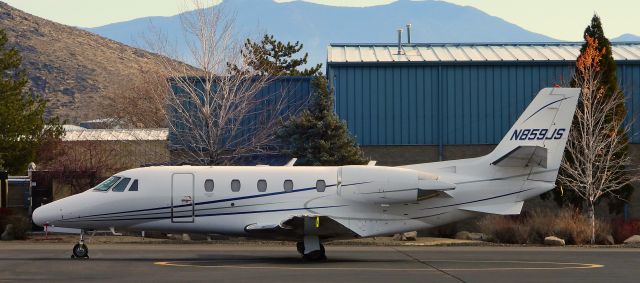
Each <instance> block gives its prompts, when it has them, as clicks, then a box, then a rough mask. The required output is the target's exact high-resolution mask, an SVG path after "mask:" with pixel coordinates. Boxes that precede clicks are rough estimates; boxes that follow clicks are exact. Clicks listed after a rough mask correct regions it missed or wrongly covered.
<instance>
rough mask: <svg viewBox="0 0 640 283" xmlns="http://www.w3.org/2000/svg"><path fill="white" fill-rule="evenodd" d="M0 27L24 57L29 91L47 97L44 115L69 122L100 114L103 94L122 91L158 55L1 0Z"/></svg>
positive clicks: (149, 67) (153, 65)
mask: <svg viewBox="0 0 640 283" xmlns="http://www.w3.org/2000/svg"><path fill="white" fill-rule="evenodd" d="M0 28H2V29H4V30H5V32H6V33H7V36H8V38H9V47H15V48H16V49H17V50H19V51H20V55H21V56H22V58H23V60H22V68H23V69H25V70H26V72H27V76H28V78H29V84H28V88H29V91H30V92H32V93H33V94H34V95H36V96H39V97H44V98H45V99H46V100H47V102H48V103H47V109H46V115H47V116H49V117H50V116H52V115H56V116H59V117H60V118H62V119H64V120H68V121H69V122H78V121H80V120H87V119H95V118H101V117H99V116H96V115H97V112H96V111H95V110H96V109H97V107H98V100H99V98H100V96H101V95H105V94H113V93H117V92H118V91H122V87H123V86H124V85H125V83H127V82H130V81H132V80H135V79H136V78H137V77H138V76H140V70H147V69H151V68H155V64H154V62H155V60H156V59H157V58H158V56H159V55H157V54H153V53H150V52H147V51H144V50H141V49H138V48H133V47H130V46H126V45H124V44H122V43H120V42H117V41H114V40H111V39H108V38H104V37H101V36H99V35H97V34H94V33H91V32H88V31H85V30H82V29H79V28H75V27H71V26H66V25H63V24H59V23H55V22H52V21H49V20H45V19H42V18H39V17H37V16H34V15H31V14H29V13H26V12H23V11H21V10H19V9H16V8H13V7H12V6H10V5H8V4H6V3H4V2H0Z"/></svg>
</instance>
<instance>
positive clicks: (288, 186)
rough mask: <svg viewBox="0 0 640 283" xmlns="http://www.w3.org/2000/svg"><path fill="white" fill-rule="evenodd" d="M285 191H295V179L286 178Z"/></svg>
mask: <svg viewBox="0 0 640 283" xmlns="http://www.w3.org/2000/svg"><path fill="white" fill-rule="evenodd" d="M283 187H284V191H285V192H291V191H293V181H291V180H284V185H283Z"/></svg>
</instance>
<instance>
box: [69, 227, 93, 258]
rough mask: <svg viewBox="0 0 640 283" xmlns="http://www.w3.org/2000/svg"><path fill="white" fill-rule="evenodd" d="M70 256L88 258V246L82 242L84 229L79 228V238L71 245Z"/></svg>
mask: <svg viewBox="0 0 640 283" xmlns="http://www.w3.org/2000/svg"><path fill="white" fill-rule="evenodd" d="M71 258H89V248H88V247H87V245H85V243H84V230H80V240H79V241H78V243H77V244H76V245H75V246H73V254H72V255H71Z"/></svg>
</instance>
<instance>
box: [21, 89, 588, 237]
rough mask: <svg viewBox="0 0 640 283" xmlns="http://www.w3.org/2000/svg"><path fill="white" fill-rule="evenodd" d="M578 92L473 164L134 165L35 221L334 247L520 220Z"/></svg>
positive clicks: (539, 106)
mask: <svg viewBox="0 0 640 283" xmlns="http://www.w3.org/2000/svg"><path fill="white" fill-rule="evenodd" d="M579 93H580V90H579V89H565V88H546V89H543V90H542V91H540V93H539V94H538V95H537V96H536V98H535V99H534V100H533V102H532V103H531V104H530V105H529V107H528V108H527V109H526V110H525V111H524V113H523V114H522V115H521V116H520V118H519V119H518V120H517V121H516V122H515V123H514V125H513V127H512V128H511V129H510V130H509V131H508V132H507V134H506V135H505V136H504V138H503V139H502V141H501V142H500V143H499V144H498V145H497V146H496V148H495V149H494V150H493V152H491V153H490V154H488V155H486V156H482V157H478V158H471V159H462V160H453V161H443V162H433V163H425V164H415V165H407V166H402V167H385V166H359V165H355V166H338V167H304V166H278V167H271V166H250V167H249V166H247V167H238V166H218V167H216V166H159V167H147V168H137V169H132V170H127V171H124V172H120V173H118V174H116V175H114V177H112V178H110V179H109V180H111V181H113V182H112V183H110V182H111V181H109V180H107V181H106V182H105V183H102V184H100V185H98V186H97V187H96V188H97V189H90V190H87V191H85V192H83V193H80V194H77V195H74V196H70V197H67V198H64V199H61V200H58V201H55V202H52V203H50V204H47V205H45V206H42V207H40V208H38V209H36V210H35V211H34V213H33V220H34V222H35V223H36V224H38V225H47V224H48V225H55V226H60V227H68V228H80V229H84V230H91V229H108V228H114V229H125V230H142V231H152V230H156V231H166V232H194V233H218V234H231V235H246V236H254V237H263V238H277V239H285V240H301V238H302V237H311V236H313V237H315V238H319V239H321V240H332V239H339V238H350V237H370V236H377V235H388V234H393V233H398V232H405V231H412V230H418V229H425V228H430V227H434V226H438V225H442V224H446V223H450V222H454V221H458V220H461V219H464V218H468V217H472V216H476V215H478V214H479V213H491V214H503V215H508V214H518V213H520V210H521V208H522V203H523V201H524V200H526V199H529V198H532V197H534V196H537V195H540V194H542V193H544V192H546V191H548V190H551V189H552V188H553V187H554V184H555V181H556V177H557V174H558V169H559V167H560V163H561V161H562V156H563V153H564V148H565V145H566V142H567V138H568V133H569V129H570V128H571V121H572V118H573V114H574V112H575V108H576V104H577V101H578V97H579ZM123 180H126V182H124V181H123ZM118 182H122V183H118ZM134 184H135V185H134ZM132 187H136V188H137V190H132V189H131V188H132ZM314 219H315V221H314ZM316 242H317V241H311V240H309V239H307V240H305V247H306V245H307V244H306V243H312V244H310V245H312V246H314V248H315V249H319V246H318V245H317V243H316Z"/></svg>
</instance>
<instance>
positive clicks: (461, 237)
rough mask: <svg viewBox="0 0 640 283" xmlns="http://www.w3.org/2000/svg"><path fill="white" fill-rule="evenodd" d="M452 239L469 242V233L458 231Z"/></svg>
mask: <svg viewBox="0 0 640 283" xmlns="http://www.w3.org/2000/svg"><path fill="white" fill-rule="evenodd" d="M454 238H456V239H458V240H471V233H469V232H467V231H460V232H458V233H456V235H455V236H454Z"/></svg>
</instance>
